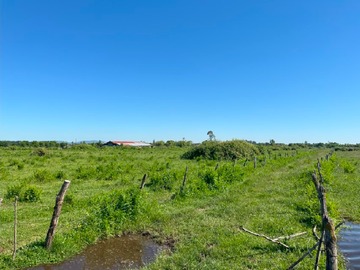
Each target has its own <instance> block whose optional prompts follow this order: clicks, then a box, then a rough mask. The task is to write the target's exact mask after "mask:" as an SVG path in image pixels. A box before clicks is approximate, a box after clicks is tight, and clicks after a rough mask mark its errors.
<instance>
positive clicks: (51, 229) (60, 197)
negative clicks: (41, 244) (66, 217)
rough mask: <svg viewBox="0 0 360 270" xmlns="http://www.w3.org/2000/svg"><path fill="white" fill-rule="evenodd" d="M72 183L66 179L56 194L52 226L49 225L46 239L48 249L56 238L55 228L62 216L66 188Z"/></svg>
mask: <svg viewBox="0 0 360 270" xmlns="http://www.w3.org/2000/svg"><path fill="white" fill-rule="evenodd" d="M69 185H70V181H69V180H65V181H64V183H63V185H62V186H61V189H60V191H59V194H58V195H57V196H56V201H55V206H54V213H53V216H52V219H51V222H50V226H49V230H48V233H47V235H46V240H45V247H46V248H47V249H50V248H51V244H52V241H53V239H54V234H55V229H56V226H57V224H58V222H59V217H60V213H61V207H62V204H63V201H64V197H65V193H66V190H67V189H68V187H69Z"/></svg>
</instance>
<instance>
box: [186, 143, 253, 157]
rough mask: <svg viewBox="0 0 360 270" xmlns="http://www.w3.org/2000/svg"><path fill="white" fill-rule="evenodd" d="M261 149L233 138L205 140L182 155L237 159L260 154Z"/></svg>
mask: <svg viewBox="0 0 360 270" xmlns="http://www.w3.org/2000/svg"><path fill="white" fill-rule="evenodd" d="M259 153H260V151H259V149H258V148H257V147H256V146H255V145H253V144H251V143H248V142H245V141H241V140H232V141H225V142H216V141H205V142H203V143H202V144H200V145H198V146H195V147H193V148H192V149H190V150H189V151H187V152H185V153H184V154H183V155H182V158H184V159H199V158H203V159H210V160H236V159H241V158H244V157H251V156H254V155H258V154H259Z"/></svg>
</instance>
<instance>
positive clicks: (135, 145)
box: [103, 141, 151, 147]
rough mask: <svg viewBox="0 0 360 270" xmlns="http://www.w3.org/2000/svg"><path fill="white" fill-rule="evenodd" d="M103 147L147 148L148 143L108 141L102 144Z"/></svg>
mask: <svg viewBox="0 0 360 270" xmlns="http://www.w3.org/2000/svg"><path fill="white" fill-rule="evenodd" d="M103 145H104V146H133V147H148V146H151V144H150V143H146V142H138V141H108V142H106V143H104V144H103Z"/></svg>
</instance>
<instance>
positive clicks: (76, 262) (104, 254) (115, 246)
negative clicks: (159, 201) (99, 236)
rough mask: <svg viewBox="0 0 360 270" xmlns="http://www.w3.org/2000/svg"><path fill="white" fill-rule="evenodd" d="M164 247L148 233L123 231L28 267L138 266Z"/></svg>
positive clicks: (37, 269)
mask: <svg viewBox="0 0 360 270" xmlns="http://www.w3.org/2000/svg"><path fill="white" fill-rule="evenodd" d="M164 249H166V248H165V247H163V246H160V245H158V244H156V243H155V242H154V241H152V240H151V239H150V238H149V237H146V236H143V235H123V236H121V237H116V238H111V239H107V240H103V241H99V242H98V243H96V244H95V245H92V246H89V247H88V248H86V249H85V250H84V251H83V252H82V253H81V254H79V255H77V256H75V257H73V258H71V259H69V260H68V261H65V262H63V263H61V264H51V265H40V266H36V267H32V268H27V270H85V269H86V270H99V269H107V270H119V269H137V268H140V267H142V266H144V265H146V264H148V263H150V262H152V261H154V260H155V258H156V256H157V254H158V253H159V252H160V251H161V250H164Z"/></svg>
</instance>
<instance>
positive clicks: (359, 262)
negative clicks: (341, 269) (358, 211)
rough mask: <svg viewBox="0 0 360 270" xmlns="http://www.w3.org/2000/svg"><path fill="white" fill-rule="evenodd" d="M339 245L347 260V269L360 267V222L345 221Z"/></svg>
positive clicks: (353, 269) (351, 269) (356, 269)
mask: <svg viewBox="0 0 360 270" xmlns="http://www.w3.org/2000/svg"><path fill="white" fill-rule="evenodd" d="M338 247H339V251H341V253H342V254H343V255H344V257H345V259H346V261H347V263H346V269H350V270H358V269H360V224H355V223H351V222H346V223H345V228H343V229H342V230H341V231H340V233H339V240H338Z"/></svg>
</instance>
